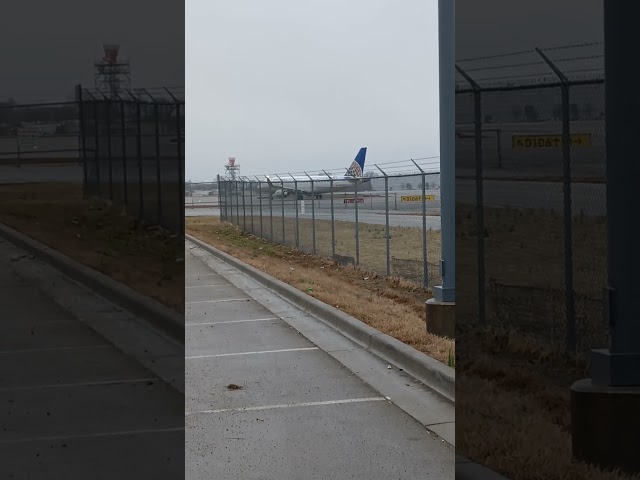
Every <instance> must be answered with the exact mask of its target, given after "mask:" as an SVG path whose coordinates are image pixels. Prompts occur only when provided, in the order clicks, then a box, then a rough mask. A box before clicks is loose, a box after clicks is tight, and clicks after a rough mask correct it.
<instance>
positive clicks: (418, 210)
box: [185, 191, 440, 230]
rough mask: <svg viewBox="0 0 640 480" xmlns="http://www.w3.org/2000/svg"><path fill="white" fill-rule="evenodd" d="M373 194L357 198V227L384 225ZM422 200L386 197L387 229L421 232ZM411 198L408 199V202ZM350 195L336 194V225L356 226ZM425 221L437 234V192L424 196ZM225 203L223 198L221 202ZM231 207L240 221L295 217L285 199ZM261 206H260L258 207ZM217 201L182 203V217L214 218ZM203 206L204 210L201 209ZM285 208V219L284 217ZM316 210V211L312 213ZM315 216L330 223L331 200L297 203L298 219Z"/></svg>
mask: <svg viewBox="0 0 640 480" xmlns="http://www.w3.org/2000/svg"><path fill="white" fill-rule="evenodd" d="M367 193H368V194H371V193H373V195H375V196H362V197H360V196H359V197H358V198H359V203H358V223H362V224H372V225H385V224H386V219H385V204H386V201H385V197H384V194H379V193H377V192H367ZM419 196H421V192H419V191H418V192H416V191H399V192H393V193H390V195H389V225H390V226H392V227H408V228H422V201H416V200H415V197H419ZM409 197H411V198H409ZM354 198H355V197H354V195H353V194H344V193H340V194H335V195H334V201H333V211H334V214H333V218H334V220H335V221H337V222H355V220H356V212H355V203H352V202H353V201H354ZM427 198H429V199H430V200H428V201H427V217H426V220H427V221H426V227H427V229H432V230H440V195H439V192H434V191H430V192H427ZM223 200H224V198H223ZM229 200H230V201H231V202H232V203H230V204H229V206H228V207H227V208H229V209H230V210H231V211H232V212H233V215H234V216H238V215H239V216H240V218H242V217H243V215H246V216H248V217H250V216H251V215H252V213H251V212H253V216H255V217H257V216H260V211H261V210H262V215H263V217H264V218H270V216H271V215H273V218H282V217H283V216H284V217H285V218H295V217H296V201H295V199H290V198H287V199H285V200H284V201H283V199H282V198H276V199H273V200H272V201H271V204H269V198H264V197H263V198H262V199H260V198H259V197H258V196H255V195H254V196H250V195H246V196H245V202H244V205H243V202H242V196H241V197H240V202H239V205H238V204H236V198H235V197H232V198H230V199H229ZM261 202H262V204H261ZM216 204H217V197H195V198H193V199H192V198H191V197H189V198H188V199H185V207H186V208H185V216H189V217H193V216H217V215H219V214H220V211H219V209H218V207H217V206H215V205H216ZM190 205H200V207H197V208H189V206H190ZM204 205H206V207H204ZM283 205H284V215H283ZM314 209H315V211H314ZM314 214H315V218H316V220H319V221H331V199H330V198H327V196H326V195H325V196H323V198H322V199H321V200H313V201H312V200H311V199H305V200H304V212H303V210H302V201H301V200H300V201H298V218H299V219H312V218H313V216H314Z"/></svg>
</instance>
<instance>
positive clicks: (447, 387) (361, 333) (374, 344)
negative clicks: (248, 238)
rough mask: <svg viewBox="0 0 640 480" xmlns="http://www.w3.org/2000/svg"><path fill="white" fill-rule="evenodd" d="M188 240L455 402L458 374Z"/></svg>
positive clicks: (203, 245)
mask: <svg viewBox="0 0 640 480" xmlns="http://www.w3.org/2000/svg"><path fill="white" fill-rule="evenodd" d="M185 237H186V238H187V240H188V241H190V242H192V243H193V244H195V245H197V246H198V247H200V248H202V249H203V250H205V251H207V252H209V253H211V254H213V255H214V256H216V257H217V258H219V259H221V260H222V261H224V262H225V263H227V264H229V265H232V266H233V267H235V268H237V269H238V270H240V271H241V272H243V273H245V274H247V275H249V276H250V277H251V278H253V279H255V280H257V281H258V282H259V283H260V284H262V285H264V286H265V287H267V288H269V289H271V290H273V291H274V292H276V293H277V294H278V295H280V296H282V297H283V298H285V299H286V300H288V301H289V302H291V303H293V304H294V305H296V306H297V307H299V308H301V309H303V310H306V311H307V312H310V313H312V314H313V315H316V316H317V317H318V318H319V319H320V320H321V321H322V322H323V323H326V324H327V325H329V326H330V327H331V328H333V329H335V330H337V331H339V332H340V333H341V334H342V335H344V336H346V337H347V338H349V339H350V340H352V341H353V342H355V343H356V344H358V345H360V346H362V347H363V348H366V349H367V350H369V351H371V352H372V353H374V354H375V355H377V356H378V357H380V358H382V359H384V360H385V361H387V362H388V363H390V364H394V365H396V366H397V367H399V368H402V369H403V370H404V371H405V372H406V373H408V374H409V375H411V376H412V377H414V378H415V379H416V380H418V381H420V382H422V383H423V384H424V385H426V386H427V387H429V388H430V389H431V390H433V391H434V392H436V393H438V394H439V395H441V396H442V397H444V398H445V399H446V400H448V401H450V402H455V371H454V369H453V368H450V367H448V366H446V365H444V364H442V363H441V362H439V361H437V360H434V359H433V358H431V357H429V356H427V355H425V354H424V353H422V352H419V351H417V350H415V349H414V348H412V347H410V346H408V345H406V344H404V343H402V342H400V341H399V340H397V339H395V338H393V337H390V336H389V335H386V334H383V333H382V332H380V331H378V330H376V329H375V328H372V327H370V326H369V325H366V324H365V323H363V322H361V321H360V320H358V319H356V318H354V317H351V316H350V315H347V314H346V313H344V312H342V311H340V310H338V309H336V308H334V307H332V306H330V305H327V304H325V303H323V302H321V301H319V300H317V299H315V298H313V297H310V296H309V295H307V294H305V293H304V292H301V291H299V290H298V289H296V288H294V287H292V286H290V285H288V284H286V283H284V282H281V281H280V280H278V279H275V278H273V277H271V276H269V275H267V274H265V273H264V272H262V271H260V270H258V269H256V268H254V267H252V266H250V265H247V264H245V263H243V262H241V261H240V260H238V259H236V258H234V257H232V256H231V255H228V254H226V253H224V252H221V251H219V250H218V249H216V248H214V247H211V246H210V245H208V244H206V243H204V242H202V241H201V240H199V239H197V238H195V237H193V236H191V235H188V234H186V235H185Z"/></svg>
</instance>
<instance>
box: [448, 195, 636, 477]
mask: <svg viewBox="0 0 640 480" xmlns="http://www.w3.org/2000/svg"><path fill="white" fill-rule="evenodd" d="M485 220H486V231H485V257H484V258H485V265H486V274H487V283H488V287H487V292H486V298H487V326H484V327H483V326H480V325H478V324H477V321H476V310H475V308H476V303H475V302H476V301H477V285H476V275H477V263H476V259H477V256H476V240H477V237H476V235H475V228H476V224H475V216H474V213H473V211H472V210H471V209H470V208H469V209H466V210H465V208H464V207H461V206H457V210H456V223H457V226H456V235H457V237H456V257H457V262H458V263H457V265H456V269H457V270H456V274H457V275H456V281H457V291H456V294H457V297H458V298H463V297H464V298H468V299H469V300H470V301H467V302H460V301H459V302H458V304H457V305H456V322H457V323H456V342H457V345H458V348H457V358H456V366H457V368H456V397H457V404H456V423H457V425H458V427H457V428H458V429H459V431H464V432H465V434H464V435H459V436H458V437H457V439H456V440H457V444H456V450H457V451H458V452H459V453H461V454H462V455H465V456H467V457H469V458H470V459H472V460H474V461H477V462H480V463H482V464H484V465H487V466H488V467H490V468H492V469H494V470H496V471H498V472H500V473H502V474H503V475H505V476H506V477H507V478H509V479H511V480H534V479H535V480H538V479H549V480H565V479H566V480H570V479H571V480H583V479H584V480H586V479H603V480H622V479H630V478H631V477H628V476H625V475H622V474H619V473H607V472H603V471H601V470H599V469H597V468H594V467H591V466H587V465H585V464H582V463H578V462H575V463H574V462H573V461H572V457H571V415H570V405H569V400H570V397H569V388H570V386H571V384H572V383H573V382H574V381H576V380H579V379H581V378H585V377H588V365H587V361H586V352H587V351H588V350H589V349H590V348H596V347H603V346H606V325H605V322H604V320H603V316H602V302H601V291H602V287H603V286H604V284H605V281H606V232H605V222H604V219H602V218H587V217H579V218H576V219H575V221H574V225H573V228H574V242H573V248H574V277H575V291H576V311H577V332H578V352H577V354H576V355H569V354H565V353H564V346H565V343H564V338H565V337H564V336H565V331H566V329H565V317H564V315H565V314H564V303H563V302H564V290H563V288H564V260H563V259H564V251H563V242H562V238H563V229H562V221H561V218H560V217H558V216H557V215H554V214H551V213H549V212H541V211H524V210H508V209H485Z"/></svg>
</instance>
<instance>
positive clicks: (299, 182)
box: [271, 176, 368, 196]
mask: <svg viewBox="0 0 640 480" xmlns="http://www.w3.org/2000/svg"><path fill="white" fill-rule="evenodd" d="M280 178H281V179H282V181H280V180H277V179H274V178H272V179H271V182H272V183H271V192H272V193H273V194H274V195H276V196H281V195H282V193H283V192H287V191H288V192H292V191H297V192H298V193H299V194H301V195H322V194H326V193H331V191H333V192H345V191H353V190H354V189H355V188H356V183H357V184H361V183H363V180H368V179H362V178H347V177H337V178H336V177H332V178H331V179H329V178H328V177H326V176H325V177H321V176H317V177H316V176H311V178H309V177H304V178H302V177H301V178H298V177H280ZM284 196H287V194H286V193H285V195H284Z"/></svg>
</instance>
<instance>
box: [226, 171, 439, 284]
mask: <svg viewBox="0 0 640 480" xmlns="http://www.w3.org/2000/svg"><path fill="white" fill-rule="evenodd" d="M438 162H439V161H434V159H433V158H429V159H419V160H413V161H407V162H395V163H391V164H384V165H382V164H381V165H377V166H374V168H375V171H370V172H369V173H368V174H367V176H366V177H359V178H358V179H351V180H350V185H349V186H348V187H346V188H345V187H344V178H345V177H343V176H341V175H335V174H331V173H329V172H321V173H314V174H311V173H309V174H307V173H305V172H303V173H302V174H291V175H290V174H286V175H285V174H281V175H270V176H264V177H252V178H249V177H241V178H236V179H224V178H219V180H218V188H217V191H218V192H219V208H220V218H221V220H222V221H225V222H229V223H232V224H235V225H237V226H239V227H240V228H241V229H242V230H244V231H246V232H250V233H252V234H254V235H256V236H258V237H261V238H264V239H266V240H268V241H270V242H274V243H279V244H282V245H287V246H289V247H292V248H295V249H298V250H300V251H303V252H307V253H312V254H316V255H319V256H322V257H325V258H329V259H332V260H334V261H335V262H337V263H339V264H343V265H353V266H357V267H361V268H363V269H365V270H367V271H370V272H372V273H377V274H380V275H383V276H393V277H398V278H401V279H404V280H407V281H410V282H413V283H415V284H417V285H420V286H424V287H427V288H429V287H432V286H434V285H438V284H441V282H442V277H441V275H440V267H439V264H440V174H439V167H438V166H437V165H439V163H438ZM434 165H435V167H434ZM323 176H324V178H323ZM338 185H340V186H338Z"/></svg>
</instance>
